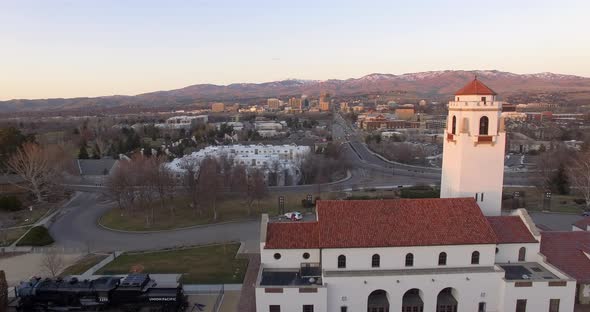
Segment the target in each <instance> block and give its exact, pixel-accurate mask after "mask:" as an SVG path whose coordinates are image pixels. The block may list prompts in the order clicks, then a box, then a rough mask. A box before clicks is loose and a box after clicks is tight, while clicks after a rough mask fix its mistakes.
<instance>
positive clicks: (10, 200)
mask: <svg viewBox="0 0 590 312" xmlns="http://www.w3.org/2000/svg"><path fill="white" fill-rule="evenodd" d="M21 209H23V204H22V203H21V202H20V200H19V199H18V198H17V197H16V196H0V210H4V211H19V210H21Z"/></svg>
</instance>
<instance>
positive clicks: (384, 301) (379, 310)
mask: <svg viewBox="0 0 590 312" xmlns="http://www.w3.org/2000/svg"><path fill="white" fill-rule="evenodd" d="M388 297H389V296H388V295H387V292H386V291H385V290H382V289H379V290H375V291H373V292H372V293H371V294H370V295H369V304H368V305H367V307H368V308H367V312H389V299H388Z"/></svg>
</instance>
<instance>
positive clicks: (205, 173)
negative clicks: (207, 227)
mask: <svg viewBox="0 0 590 312" xmlns="http://www.w3.org/2000/svg"><path fill="white" fill-rule="evenodd" d="M199 170H200V172H201V173H200V175H199V186H200V187H201V191H202V195H203V197H204V198H206V199H207V201H208V202H209V204H210V205H211V209H212V210H213V220H214V221H216V220H217V217H218V216H217V196H218V194H219V193H220V192H221V191H222V189H223V176H221V175H220V168H219V164H218V163H217V160H215V159H214V158H211V157H206V158H205V159H203V161H202V162H201V166H200V169H199Z"/></svg>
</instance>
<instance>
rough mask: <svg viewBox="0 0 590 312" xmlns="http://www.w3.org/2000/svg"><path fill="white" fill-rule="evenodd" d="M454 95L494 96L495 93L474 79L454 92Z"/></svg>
mask: <svg viewBox="0 0 590 312" xmlns="http://www.w3.org/2000/svg"><path fill="white" fill-rule="evenodd" d="M455 95H496V92H494V90H492V89H490V88H488V86H486V85H485V84H483V83H482V82H481V81H479V80H477V78H475V79H473V80H472V81H471V82H470V83H468V84H466V85H465V86H464V87H463V88H461V89H460V90H459V91H457V92H455Z"/></svg>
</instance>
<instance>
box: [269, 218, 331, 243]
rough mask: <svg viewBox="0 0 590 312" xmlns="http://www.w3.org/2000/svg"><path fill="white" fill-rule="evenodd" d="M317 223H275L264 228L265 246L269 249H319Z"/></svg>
mask: <svg viewBox="0 0 590 312" xmlns="http://www.w3.org/2000/svg"><path fill="white" fill-rule="evenodd" d="M318 228H319V226H318V223H317V222H275V223H269V224H268V227H267V228H266V245H265V248H270V249H310V248H319V245H320V244H319V235H318Z"/></svg>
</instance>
